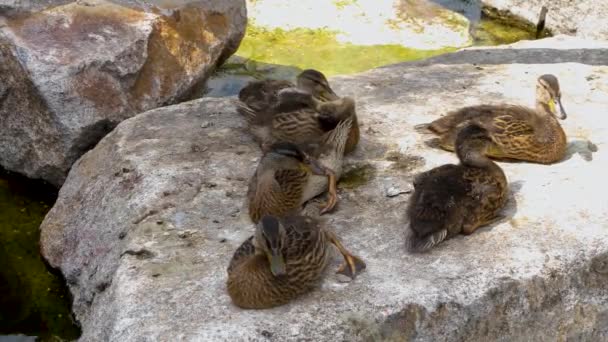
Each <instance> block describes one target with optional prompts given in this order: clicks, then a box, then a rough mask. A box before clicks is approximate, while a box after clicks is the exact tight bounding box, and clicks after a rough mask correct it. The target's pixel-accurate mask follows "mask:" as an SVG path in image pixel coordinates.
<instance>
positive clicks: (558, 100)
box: [555, 98, 568, 120]
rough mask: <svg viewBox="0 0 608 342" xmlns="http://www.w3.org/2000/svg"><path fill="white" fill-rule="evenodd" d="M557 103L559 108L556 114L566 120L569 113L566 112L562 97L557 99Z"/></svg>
mask: <svg viewBox="0 0 608 342" xmlns="http://www.w3.org/2000/svg"><path fill="white" fill-rule="evenodd" d="M555 102H556V103H557V106H556V107H557V108H555V109H556V111H555V116H557V118H558V119H560V120H566V118H567V117H568V115H567V114H566V111H565V110H564V106H562V100H561V99H559V98H558V99H557V101H555Z"/></svg>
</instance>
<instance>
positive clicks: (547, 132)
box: [415, 74, 567, 164]
mask: <svg viewBox="0 0 608 342" xmlns="http://www.w3.org/2000/svg"><path fill="white" fill-rule="evenodd" d="M561 97H562V96H561V91H560V86H559V81H558V79H557V77H556V76H555V75H551V74H545V75H541V76H540V77H538V79H537V82H536V108H535V109H532V108H527V107H523V106H517V105H508V104H499V105H488V104H484V105H476V106H469V107H465V108H461V109H459V110H456V111H453V112H450V113H448V114H447V115H445V116H444V117H441V118H439V119H437V120H435V121H433V122H431V123H427V124H422V125H417V126H415V129H416V130H418V131H419V132H423V133H433V134H436V135H438V136H439V141H440V142H439V146H440V147H441V148H443V149H445V150H448V151H454V141H455V138H456V135H457V132H458V131H459V129H460V128H461V126H462V125H465V124H466V123H467V122H471V121H473V122H476V123H478V124H480V125H481V126H483V127H484V128H485V129H486V130H487V131H488V132H489V133H490V137H491V139H492V143H491V144H490V146H489V147H488V149H487V152H486V153H487V154H488V155H489V156H490V157H492V158H496V159H504V160H509V159H510V160H521V161H527V162H534V163H539V164H552V163H555V162H558V161H560V160H562V159H563V158H564V156H565V153H566V147H567V139H566V134H565V133H564V130H563V128H562V127H561V125H560V123H559V121H558V119H559V120H565V119H566V118H567V115H566V111H565V110H564V107H563V105H562V102H561Z"/></svg>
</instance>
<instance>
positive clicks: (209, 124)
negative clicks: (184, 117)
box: [201, 121, 213, 128]
mask: <svg viewBox="0 0 608 342" xmlns="http://www.w3.org/2000/svg"><path fill="white" fill-rule="evenodd" d="M211 126H213V124H212V123H211V122H209V121H203V123H201V128H207V127H211Z"/></svg>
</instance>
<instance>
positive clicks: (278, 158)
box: [247, 120, 350, 222]
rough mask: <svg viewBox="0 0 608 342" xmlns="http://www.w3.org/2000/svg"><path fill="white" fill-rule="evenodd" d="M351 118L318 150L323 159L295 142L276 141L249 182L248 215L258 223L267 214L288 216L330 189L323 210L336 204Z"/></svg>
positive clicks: (316, 150) (329, 208) (327, 209)
mask: <svg viewBox="0 0 608 342" xmlns="http://www.w3.org/2000/svg"><path fill="white" fill-rule="evenodd" d="M349 124H350V120H346V121H344V122H342V123H340V124H339V125H338V126H337V127H336V129H335V130H334V131H332V132H331V133H332V134H331V135H330V136H328V137H327V141H326V142H325V144H323V145H322V146H321V147H318V148H316V149H315V152H316V153H317V155H318V156H320V157H321V158H322V159H321V161H319V160H317V159H316V158H313V157H311V156H310V155H309V154H307V153H306V152H304V151H302V149H301V148H300V147H298V146H297V145H295V144H292V143H285V142H282V143H275V144H273V145H272V146H271V147H270V148H269V151H268V152H267V153H265V154H264V156H263V157H262V159H261V160H260V163H259V165H258V167H257V169H256V171H255V174H254V175H253V177H252V178H251V180H250V182H249V190H248V192H247V201H248V208H249V217H250V218H251V220H252V221H253V222H258V221H259V220H260V218H261V217H263V216H265V215H273V216H278V217H281V216H285V215H288V214H294V213H297V212H299V210H300V209H301V208H302V205H303V204H304V203H305V202H307V201H308V200H310V199H312V198H314V197H316V196H318V195H320V194H321V193H323V192H325V191H326V190H328V192H329V199H328V201H327V205H326V206H325V207H324V208H323V210H322V211H321V213H322V214H323V213H325V212H328V211H330V210H331V209H333V207H334V206H335V205H336V203H337V194H336V182H337V178H338V177H339V175H340V174H341V172H342V158H343V152H344V142H345V141H346V137H347V132H348V129H349Z"/></svg>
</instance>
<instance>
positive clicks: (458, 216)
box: [406, 124, 508, 252]
mask: <svg viewBox="0 0 608 342" xmlns="http://www.w3.org/2000/svg"><path fill="white" fill-rule="evenodd" d="M492 144H493V140H492V138H491V136H490V134H489V132H488V131H487V130H486V129H485V128H483V127H481V126H479V125H476V124H469V125H467V126H464V127H463V128H462V129H461V130H460V131H459V133H458V135H457V137H456V154H457V156H458V159H460V164H458V165H454V164H447V165H442V166H439V167H436V168H434V169H431V170H429V171H426V172H423V173H421V174H419V175H417V176H416V177H415V179H414V193H413V194H412V197H411V199H410V203H409V206H408V208H407V218H408V221H409V227H407V228H406V246H407V248H408V249H409V250H410V251H413V252H421V251H425V250H428V249H430V248H431V247H433V246H435V245H437V244H438V243H440V242H441V241H443V240H445V239H446V238H450V237H453V236H455V235H457V234H465V235H469V234H472V233H473V232H474V231H475V230H476V229H477V228H479V227H481V226H484V225H487V224H489V223H491V222H494V221H496V220H498V219H499V218H501V216H500V215H499V212H500V210H501V209H502V208H503V207H504V205H505V203H506V201H507V193H508V185H507V178H506V177H505V174H504V172H503V171H502V169H501V168H500V166H498V164H496V163H495V162H494V161H492V160H491V159H489V158H488V157H487V156H486V151H487V149H488V147H490V146H492Z"/></svg>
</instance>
